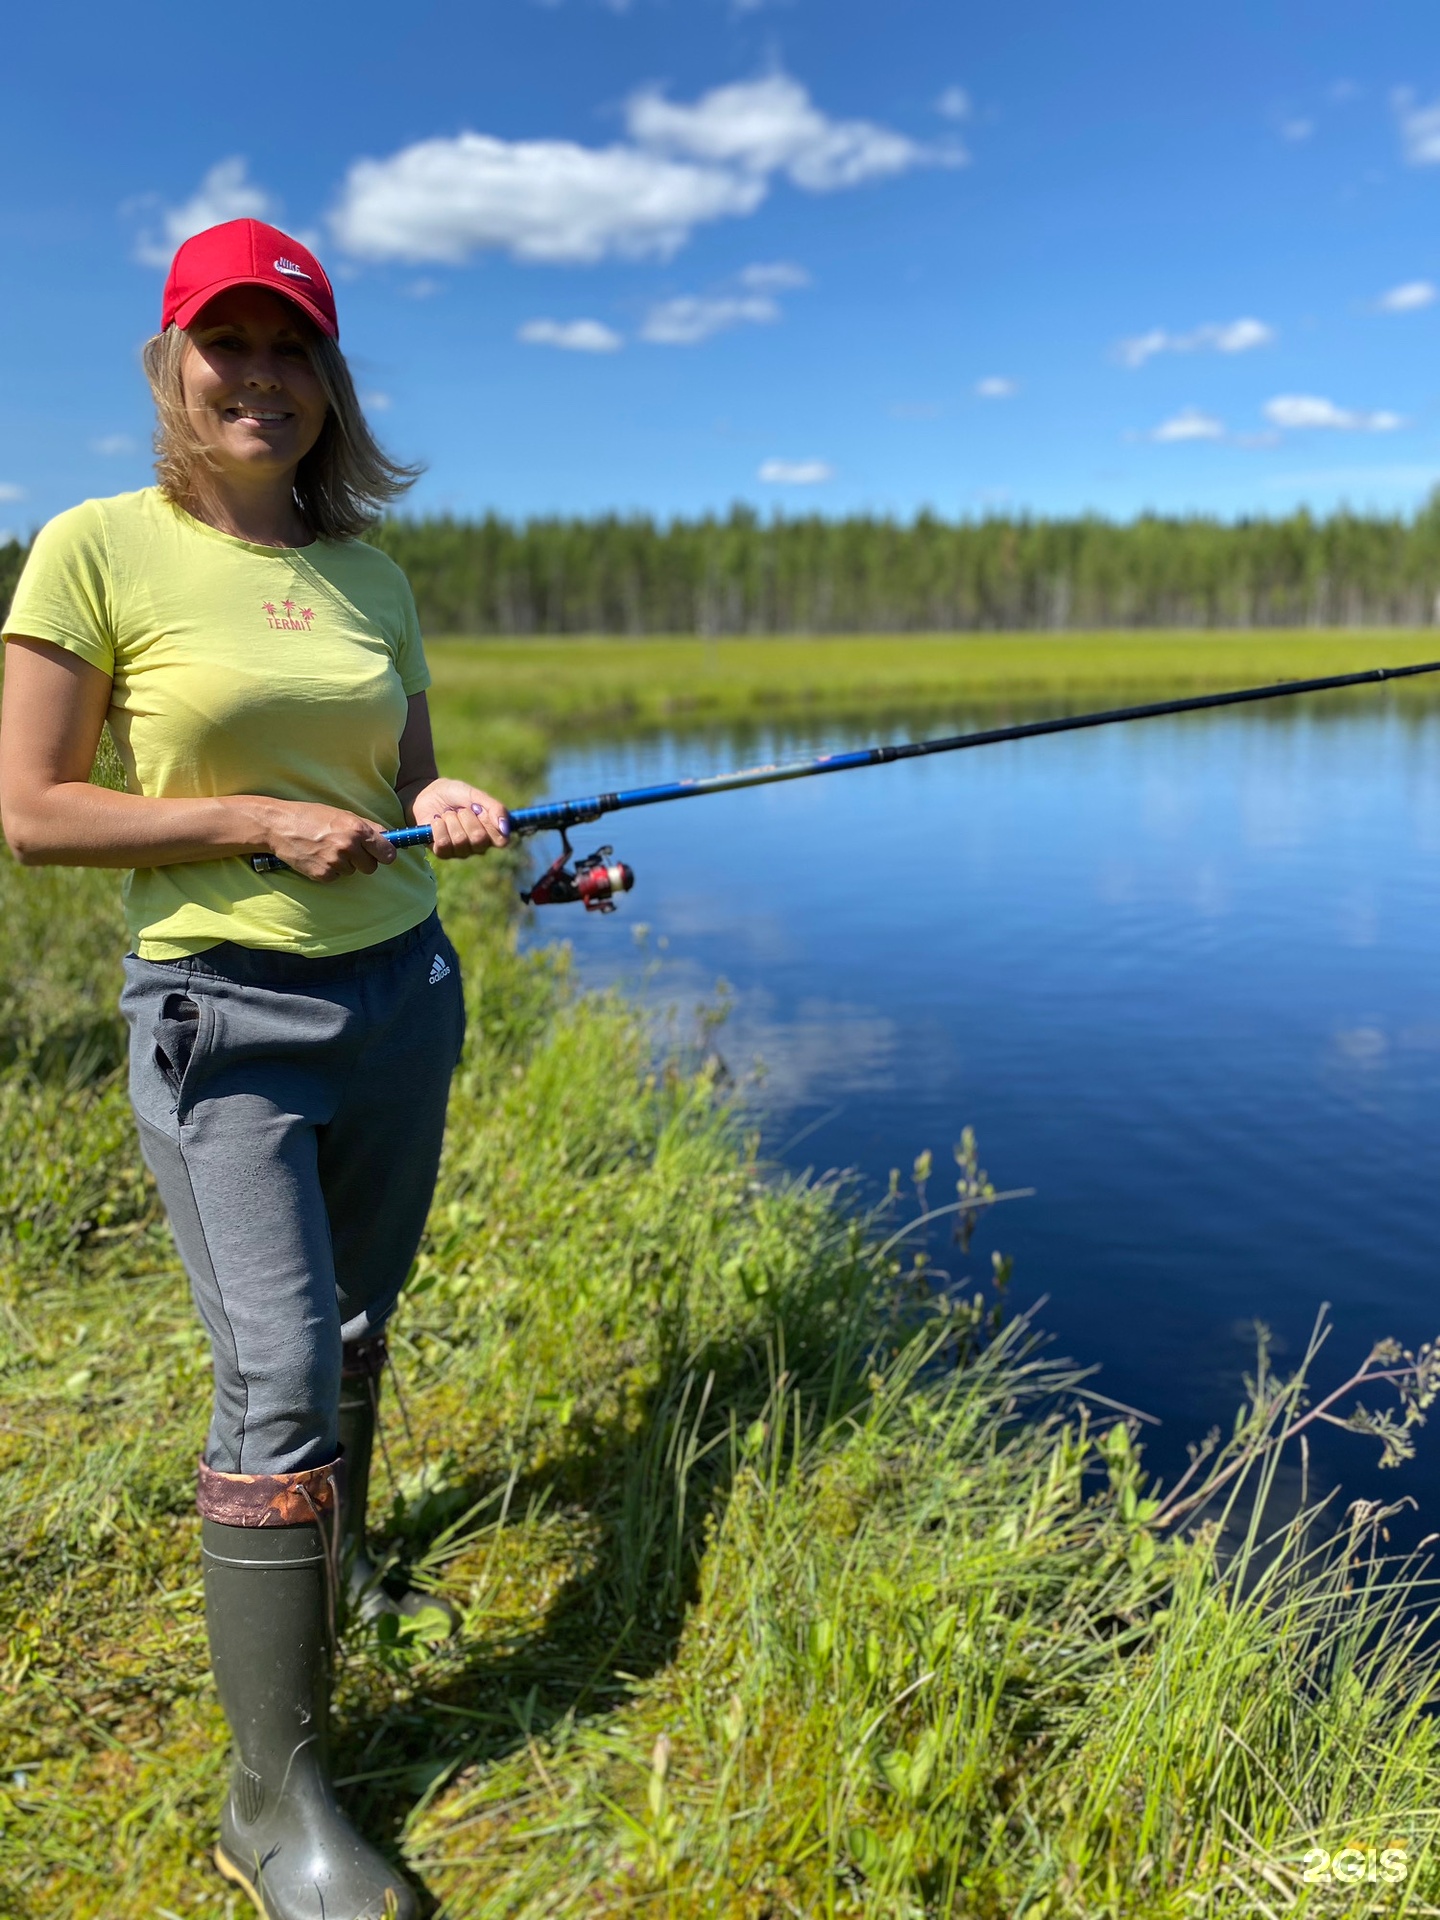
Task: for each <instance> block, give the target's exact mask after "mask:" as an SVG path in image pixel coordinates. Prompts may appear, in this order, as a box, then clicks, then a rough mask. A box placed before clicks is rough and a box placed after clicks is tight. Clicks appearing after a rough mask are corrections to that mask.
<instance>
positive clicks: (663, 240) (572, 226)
mask: <svg viewBox="0 0 1440 1920" xmlns="http://www.w3.org/2000/svg"><path fill="white" fill-rule="evenodd" d="M764 197H765V182H764V181H763V179H755V178H752V177H750V176H748V175H742V174H738V173H734V172H730V171H726V170H724V169H721V168H718V167H703V166H694V165H691V164H689V163H688V162H683V161H677V160H671V159H668V158H666V157H664V156H663V155H660V154H654V153H643V152H640V151H638V150H637V149H636V148H634V147H625V146H612V147H582V146H579V145H577V144H576V143H575V142H574V141H571V140H517V141H509V140H496V139H493V138H492V137H491V136H490V135H489V134H482V133H462V134H458V135H456V137H455V138H454V139H450V140H447V139H436V140H421V141H419V142H418V143H417V144H416V145H415V146H413V147H405V148H402V149H401V151H400V152H399V153H396V154H392V156H391V157H390V158H389V159H388V160H357V161H356V162H355V164H354V165H353V166H352V167H351V169H350V172H349V174H348V175H347V177H346V181H345V186H344V189H343V191H342V194H341V198H340V203H339V205H338V207H337V208H336V210H335V212H334V213H333V214H332V215H331V227H332V229H333V231H334V234H335V238H336V239H337V240H338V241H339V243H340V245H341V246H342V247H344V248H345V249H346V251H347V252H349V253H352V254H356V255H359V256H360V257H362V258H365V259H370V260H404V261H407V262H410V263H412V264H416V265H418V264H419V263H420V262H422V261H443V262H447V263H449V264H450V265H458V264H459V263H460V262H462V261H463V260H465V259H466V258H467V257H468V256H469V255H470V254H472V253H477V252H481V251H483V250H484V249H486V248H499V249H501V250H503V251H505V252H508V253H511V254H513V255H514V256H515V258H516V259H518V260H528V261H541V262H546V263H550V264H555V263H561V262H563V263H567V264H573V263H589V262H593V261H596V260H603V259H604V258H605V257H606V256H607V255H615V254H618V255H620V256H621V257H622V258H628V259H639V258H642V257H644V256H646V255H659V256H660V257H661V258H665V257H667V256H668V255H670V254H672V253H674V252H675V251H676V250H677V248H679V247H681V246H683V245H684V244H685V242H686V240H688V239H689V237H690V234H691V232H692V231H693V229H694V228H695V227H697V226H699V225H700V224H701V223H702V222H704V221H707V220H719V219H725V218H733V217H735V216H737V215H740V214H746V213H753V212H754V211H755V209H756V207H758V206H759V204H760V202H761V201H762V200H763V199H764Z"/></svg>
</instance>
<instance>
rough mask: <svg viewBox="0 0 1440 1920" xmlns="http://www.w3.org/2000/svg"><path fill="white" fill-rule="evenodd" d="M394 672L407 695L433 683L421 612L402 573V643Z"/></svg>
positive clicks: (397, 653) (420, 691) (397, 651)
mask: <svg viewBox="0 0 1440 1920" xmlns="http://www.w3.org/2000/svg"><path fill="white" fill-rule="evenodd" d="M395 671H396V672H397V673H398V674H399V675H400V684H401V686H402V687H404V689H405V693H406V697H407V698H408V697H409V696H410V695H411V694H412V693H423V692H424V691H425V689H426V687H428V686H429V684H430V667H429V663H428V662H427V660H426V658H425V642H424V641H423V640H422V639H421V637H420V615H419V614H418V613H417V612H416V610H415V596H414V594H413V593H412V592H411V591H410V582H409V581H408V580H407V579H406V578H405V576H404V574H403V573H402V574H401V576H400V645H399V647H398V648H397V650H396V654H395Z"/></svg>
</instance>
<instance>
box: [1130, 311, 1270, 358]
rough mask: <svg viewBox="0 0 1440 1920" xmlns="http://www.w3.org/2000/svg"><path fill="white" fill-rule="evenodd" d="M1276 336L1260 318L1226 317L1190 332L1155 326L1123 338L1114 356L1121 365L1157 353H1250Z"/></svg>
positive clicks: (1268, 343) (1264, 345) (1266, 345)
mask: <svg viewBox="0 0 1440 1920" xmlns="http://www.w3.org/2000/svg"><path fill="white" fill-rule="evenodd" d="M1275 338H1276V333H1275V329H1274V328H1273V327H1269V326H1266V324H1265V322H1264V321H1263V320H1251V319H1244V320H1228V321H1224V322H1220V323H1216V322H1213V321H1212V322H1211V323H1210V324H1209V325H1207V326H1203V327H1196V328H1195V330H1194V331H1193V332H1192V333H1168V332H1167V331H1166V330H1165V328H1164V327H1154V328H1152V329H1151V331H1150V332H1149V333H1140V334H1136V335H1135V336H1134V337H1133V338H1131V339H1129V340H1122V341H1121V342H1120V343H1119V345H1118V346H1117V347H1116V349H1115V357H1116V359H1117V360H1119V361H1120V363H1121V364H1122V365H1123V366H1127V367H1143V366H1144V364H1145V362H1146V361H1147V360H1151V359H1153V358H1154V357H1155V355H1156V354H1157V353H1199V352H1202V351H1205V350H1209V351H1211V352H1214V353H1249V352H1250V351H1251V350H1252V349H1253V348H1255V347H1268V346H1269V345H1270V343H1271V342H1272V341H1273V340H1274V339H1275Z"/></svg>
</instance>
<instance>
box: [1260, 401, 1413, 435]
mask: <svg viewBox="0 0 1440 1920" xmlns="http://www.w3.org/2000/svg"><path fill="white" fill-rule="evenodd" d="M1264 413H1265V418H1266V419H1267V420H1268V421H1269V422H1270V423H1271V425H1272V426H1276V427H1283V428H1285V429H1287V430H1290V431H1294V432H1302V431H1307V430H1309V429H1310V428H1314V427H1327V428H1333V429H1335V430H1336V431H1338V432H1341V433H1393V432H1394V431H1395V429H1396V428H1397V427H1403V426H1404V425H1405V421H1404V420H1403V418H1402V417H1401V416H1400V415H1399V414H1398V413H1354V412H1352V411H1351V410H1350V409H1349V408H1347V407H1337V406H1336V404H1335V402H1334V401H1333V400H1323V399H1321V398H1320V397H1319V396H1318V395H1317V394H1310V393H1282V394H1277V395H1276V397H1275V398H1274V399H1273V400H1267V401H1266V402H1265V407H1264Z"/></svg>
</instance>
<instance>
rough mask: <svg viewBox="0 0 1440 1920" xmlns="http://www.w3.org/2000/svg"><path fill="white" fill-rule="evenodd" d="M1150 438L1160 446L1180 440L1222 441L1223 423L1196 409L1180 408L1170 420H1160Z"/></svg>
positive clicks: (1211, 415) (1223, 436) (1223, 433)
mask: <svg viewBox="0 0 1440 1920" xmlns="http://www.w3.org/2000/svg"><path fill="white" fill-rule="evenodd" d="M1150 438H1151V439H1152V440H1158V441H1159V442H1160V444H1161V445H1162V446H1166V445H1173V444H1174V443H1175V442H1177V441H1182V440H1223V439H1224V438H1225V423H1224V421H1223V420H1217V419H1216V418H1215V416H1214V415H1213V414H1210V413H1202V412H1201V411H1200V409H1199V408H1198V407H1182V408H1181V409H1180V411H1179V413H1177V414H1173V415H1172V416H1171V418H1170V419H1168V420H1162V421H1161V422H1160V425H1159V426H1158V427H1156V428H1155V430H1154V432H1153V433H1152V434H1151V435H1150Z"/></svg>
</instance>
